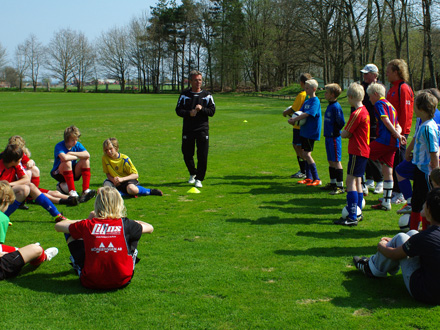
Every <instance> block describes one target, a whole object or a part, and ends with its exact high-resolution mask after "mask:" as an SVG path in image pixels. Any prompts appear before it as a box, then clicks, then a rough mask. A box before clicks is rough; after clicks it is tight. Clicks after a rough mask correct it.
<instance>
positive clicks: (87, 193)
mask: <svg viewBox="0 0 440 330" xmlns="http://www.w3.org/2000/svg"><path fill="white" fill-rule="evenodd" d="M95 195H96V190H92V189H87V190H86V191H84V192H83V193H82V195H81V197H80V198H79V202H80V203H85V202H87V201H88V200H91V199H92V198H93V197H95Z"/></svg>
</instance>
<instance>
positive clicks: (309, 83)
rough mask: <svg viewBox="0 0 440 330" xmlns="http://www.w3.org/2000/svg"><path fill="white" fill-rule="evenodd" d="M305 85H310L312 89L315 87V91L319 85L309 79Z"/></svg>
mask: <svg viewBox="0 0 440 330" xmlns="http://www.w3.org/2000/svg"><path fill="white" fill-rule="evenodd" d="M305 85H309V86H310V87H313V88H314V89H317V88H318V86H319V84H318V82H317V81H316V80H315V79H309V80H307V81H306V82H305Z"/></svg>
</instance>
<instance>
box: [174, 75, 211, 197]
mask: <svg viewBox="0 0 440 330" xmlns="http://www.w3.org/2000/svg"><path fill="white" fill-rule="evenodd" d="M189 80H190V84H191V88H190V89H187V90H185V91H183V92H182V94H180V97H179V101H178V102H177V107H176V113H177V115H178V116H180V117H183V130H182V153H183V159H184V160H185V164H186V167H187V168H188V171H189V174H190V178H189V181H188V183H191V184H195V186H196V187H197V188H201V187H202V181H203V180H204V179H205V173H206V167H207V163H208V149H209V118H208V117H212V116H214V113H215V103H214V99H213V98H212V95H211V93H209V92H207V91H204V90H202V74H201V73H200V72H199V71H191V72H190V74H189ZM195 144H196V145H197V168H196V166H195V164H194V145H195Z"/></svg>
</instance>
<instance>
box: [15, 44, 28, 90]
mask: <svg viewBox="0 0 440 330" xmlns="http://www.w3.org/2000/svg"><path fill="white" fill-rule="evenodd" d="M28 67H29V63H28V62H27V57H26V47H25V44H24V43H23V44H20V45H18V46H17V48H16V49H15V70H16V71H17V75H18V89H19V90H20V91H21V90H22V89H23V79H24V77H25V73H26V70H27V69H28Z"/></svg>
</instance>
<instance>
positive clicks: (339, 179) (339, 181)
mask: <svg viewBox="0 0 440 330" xmlns="http://www.w3.org/2000/svg"><path fill="white" fill-rule="evenodd" d="M335 173H336V186H338V187H340V188H342V187H343V186H344V170H343V169H342V168H336V169H335Z"/></svg>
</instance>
